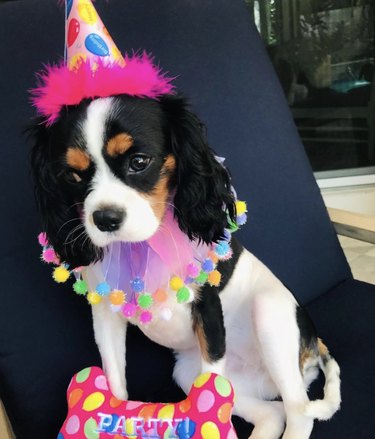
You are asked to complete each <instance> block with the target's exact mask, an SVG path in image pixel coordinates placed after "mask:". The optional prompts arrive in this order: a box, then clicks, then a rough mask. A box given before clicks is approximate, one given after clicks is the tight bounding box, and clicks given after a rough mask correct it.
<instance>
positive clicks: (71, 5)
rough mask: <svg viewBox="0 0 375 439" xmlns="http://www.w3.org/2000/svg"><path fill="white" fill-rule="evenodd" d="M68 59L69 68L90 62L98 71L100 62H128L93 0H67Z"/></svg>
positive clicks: (120, 63)
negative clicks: (97, 67) (98, 62)
mask: <svg viewBox="0 0 375 439" xmlns="http://www.w3.org/2000/svg"><path fill="white" fill-rule="evenodd" d="M65 35H66V38H65V39H66V41H65V58H66V64H67V66H68V67H69V68H70V69H75V68H78V67H79V65H80V64H81V63H82V61H87V60H89V61H90V62H91V64H92V68H94V69H95V68H96V66H97V60H98V59H100V60H101V61H102V62H103V63H105V64H108V63H118V64H119V65H120V66H125V60H124V58H123V57H122V55H121V52H120V50H119V49H118V47H117V46H116V44H115V42H114V41H113V39H112V37H111V35H110V34H109V32H108V30H107V28H106V27H105V26H104V24H103V21H102V20H101V18H100V17H99V14H98V12H97V11H96V9H95V7H94V5H93V3H92V1H91V0H68V1H67V2H66V21H65Z"/></svg>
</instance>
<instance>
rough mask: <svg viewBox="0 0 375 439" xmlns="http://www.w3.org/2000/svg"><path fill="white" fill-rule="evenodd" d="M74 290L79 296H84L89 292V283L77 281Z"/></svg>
mask: <svg viewBox="0 0 375 439" xmlns="http://www.w3.org/2000/svg"><path fill="white" fill-rule="evenodd" d="M73 290H74V291H75V292H76V293H77V294H79V295H81V296H84V295H85V294H86V293H87V291H88V287H87V283H86V282H85V281H84V280H82V279H79V280H76V281H75V282H74V284H73Z"/></svg>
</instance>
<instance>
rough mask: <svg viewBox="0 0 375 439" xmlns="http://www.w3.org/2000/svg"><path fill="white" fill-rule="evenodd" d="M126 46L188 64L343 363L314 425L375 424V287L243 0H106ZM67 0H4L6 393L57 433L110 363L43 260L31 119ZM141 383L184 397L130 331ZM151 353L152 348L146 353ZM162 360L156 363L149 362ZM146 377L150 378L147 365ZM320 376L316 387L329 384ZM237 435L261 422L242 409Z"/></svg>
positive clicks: (181, 84) (168, 62)
mask: <svg viewBox="0 0 375 439" xmlns="http://www.w3.org/2000/svg"><path fill="white" fill-rule="evenodd" d="M96 6H97V8H98V10H99V13H100V14H101V16H102V18H103V20H104V22H105V23H107V25H108V27H109V28H110V30H111V34H112V35H113V37H114V39H115V41H116V42H117V44H118V46H119V47H120V49H121V50H123V51H125V50H127V51H131V50H133V49H140V48H141V49H146V50H147V51H149V52H152V53H153V54H154V55H155V57H156V59H157V61H158V62H160V65H161V66H163V69H164V70H166V71H168V72H170V73H171V74H172V75H178V77H177V79H176V81H175V82H176V85H177V87H178V89H179V90H180V91H181V92H182V93H184V94H186V95H187V96H189V97H190V100H191V102H192V105H193V107H194V108H195V109H196V111H197V113H198V114H199V115H200V117H201V118H202V120H203V121H205V123H206V124H207V128H208V135H209V139H210V142H211V145H212V146H213V148H214V149H215V150H216V151H217V153H218V154H219V155H221V156H224V157H226V158H227V162H226V163H227V165H228V166H229V167H230V169H231V171H232V174H233V182H234V186H235V187H236V189H237V191H238V194H239V196H240V198H241V199H246V200H247V202H248V208H249V221H248V224H247V225H246V226H245V227H244V228H243V230H242V231H241V232H240V235H241V239H242V240H243V242H244V244H245V245H246V246H247V247H248V248H249V249H250V250H251V251H252V252H253V253H255V254H256V255H257V256H258V257H259V258H260V259H261V260H263V261H264V262H265V263H266V264H267V265H268V266H269V267H270V268H271V269H272V270H273V271H274V272H275V273H276V275H277V276H279V278H280V279H281V280H282V281H283V282H284V283H285V284H286V285H288V287H289V288H290V289H291V290H292V291H293V292H294V294H295V295H296V297H297V298H298V300H299V301H300V302H301V303H302V304H303V305H305V306H306V308H307V310H308V311H309V312H310V314H311V316H312V318H313V320H314V321H315V324H316V326H317V328H318V331H319V333H320V335H321V337H322V338H323V339H324V340H325V341H326V342H327V344H328V346H329V347H330V349H331V351H332V353H333V354H334V356H335V357H336V358H337V360H338V362H339V363H340V365H341V368H342V382H343V384H342V397H343V404H342V409H341V411H340V412H338V413H337V414H336V415H335V416H334V418H333V419H332V420H331V421H329V422H326V423H317V425H316V426H315V428H314V431H313V435H312V437H313V438H316V439H325V438H327V439H328V438H329V439H342V438H356V439H360V438H366V439H368V438H370V437H373V435H374V431H375V417H374V415H373V403H372V392H373V391H374V390H375V378H374V376H375V374H374V370H375V353H374V336H375V319H374V314H375V287H374V286H371V285H368V284H365V283H362V282H358V281H355V280H353V278H352V275H351V272H350V269H349V266H348V264H347V262H346V260H345V257H344V255H343V252H342V250H341V248H340V246H339V243H338V241H337V237H336V234H335V231H334V229H333V227H332V225H331V223H330V221H329V218H328V215H327V211H326V209H325V206H324V204H323V202H322V199H321V196H320V193H319V190H318V187H317V185H316V182H315V180H314V177H313V174H312V171H311V168H310V165H309V162H308V160H307V158H306V155H305V152H304V150H303V147H302V145H301V143H300V140H299V138H298V135H297V133H296V129H295V126H294V123H293V120H292V118H291V115H290V111H289V109H288V107H287V104H286V102H285V99H284V97H283V93H282V90H281V88H280V86H279V83H278V80H277V78H276V76H275V73H274V71H273V69H272V66H271V64H270V62H269V60H268V58H267V55H266V51H265V49H264V47H263V45H262V42H261V41H260V38H259V35H258V33H257V31H256V29H255V27H254V26H253V25H252V24H251V23H250V19H249V16H248V11H247V9H246V7H245V4H244V1H243V0H231V1H230V2H229V1H227V0H200V1H195V2H194V1H190V0H179V1H175V0H111V1H110V2H105V1H104V0H98V1H97V2H96ZM63 38H64V11H63V9H60V8H58V7H57V6H56V2H54V1H51V0H28V1H22V0H18V1H12V2H3V3H1V5H0V41H1V46H0V50H1V60H2V61H1V63H0V78H1V80H0V96H1V106H0V112H1V114H0V146H1V149H0V150H1V154H2V155H1V157H2V158H1V160H0V169H1V171H0V175H1V179H0V184H1V190H0V197H1V201H0V206H1V212H2V213H1V216H0V220H1V227H0V233H1V237H0V276H1V277H0V279H1V289H0V398H1V400H2V401H3V403H4V405H5V408H6V411H7V414H8V416H9V419H10V422H11V424H12V427H13V429H14V432H15V435H16V437H17V438H19V439H26V438H27V439H47V438H48V439H51V438H53V437H56V435H57V432H58V430H59V428H60V426H61V424H62V421H63V419H64V417H65V414H66V401H65V392H66V388H67V385H68V384H69V380H70V378H71V376H72V375H73V374H74V373H75V372H77V371H78V370H80V369H81V368H83V367H85V366H87V365H100V358H99V354H98V351H97V348H96V345H95V343H94V339H93V331H92V329H91V315H90V309H89V306H87V305H86V303H85V301H84V300H82V299H81V298H79V297H77V296H75V295H74V294H72V293H71V291H70V289H69V288H67V287H66V286H59V285H57V284H55V283H53V281H52V280H51V276H50V270H49V268H48V267H45V266H43V265H42V264H41V263H40V262H39V251H40V250H39V246H38V244H37V242H36V236H37V234H38V233H39V231H40V225H39V220H38V214H37V212H36V209H35V205H34V199H33V188H32V182H31V180H30V177H29V168H28V154H29V147H28V145H27V143H26V140H25V136H24V135H23V134H22V129H23V127H24V126H25V125H26V124H27V121H28V120H29V118H30V117H31V116H32V115H33V114H34V111H33V109H32V108H31V107H30V105H29V101H28V100H29V97H28V93H27V90H28V89H30V88H31V87H33V86H34V85H35V76H34V72H36V71H39V70H40V68H41V66H42V62H57V61H59V60H60V59H61V56H62V53H63ZM128 344H129V348H128V365H129V367H128V371H127V374H128V383H129V388H130V389H129V390H130V396H131V397H132V398H137V399H144V400H146V399H148V400H158V399H159V400H164V401H167V400H178V399H179V398H181V397H182V394H181V391H180V390H179V389H178V388H177V386H176V385H175V384H173V381H172V379H171V374H172V368H173V356H172V354H171V352H169V351H168V350H167V349H164V348H162V347H160V346H157V345H155V344H153V343H151V342H150V341H148V340H147V339H145V338H144V337H143V336H142V335H141V334H140V332H139V331H138V330H135V329H134V330H132V331H129V337H128ZM146 357H147V358H148V361H147V362H146V361H144V359H145V358H146ZM150 364H152V365H153V366H152V367H150V366H149V365H150ZM141 377H142V380H141V379H140V378H141ZM322 385H323V384H322V380H320V382H317V383H315V384H314V386H313V387H312V389H311V398H316V397H319V395H320V393H321V391H322ZM235 423H236V428H237V430H238V434H239V437H240V438H241V439H242V438H247V437H248V435H249V434H250V431H251V426H250V425H248V424H246V423H245V422H244V421H242V420H239V419H237V420H235Z"/></svg>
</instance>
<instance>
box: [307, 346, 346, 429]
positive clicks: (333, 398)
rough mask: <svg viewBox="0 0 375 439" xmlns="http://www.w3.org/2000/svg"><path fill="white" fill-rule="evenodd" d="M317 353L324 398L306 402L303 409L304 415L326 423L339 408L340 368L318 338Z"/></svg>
mask: <svg viewBox="0 0 375 439" xmlns="http://www.w3.org/2000/svg"><path fill="white" fill-rule="evenodd" d="M318 351H319V366H320V368H321V369H322V371H323V373H324V376H325V385H324V397H323V399H316V400H315V401H310V402H308V403H307V404H306V407H305V415H306V416H310V417H312V418H314V419H319V420H320V421H326V420H327V419H330V418H331V417H332V416H333V414H334V413H335V412H337V410H338V409H339V408H340V404H341V391H340V382H341V381H340V367H339V365H338V364H337V362H336V360H335V359H334V358H333V357H332V356H331V355H330V353H329V351H328V349H327V347H326V345H325V344H324V343H323V342H322V340H321V339H320V338H318Z"/></svg>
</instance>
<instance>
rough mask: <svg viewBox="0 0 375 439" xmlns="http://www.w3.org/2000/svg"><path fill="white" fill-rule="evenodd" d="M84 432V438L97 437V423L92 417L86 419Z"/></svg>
mask: <svg viewBox="0 0 375 439" xmlns="http://www.w3.org/2000/svg"><path fill="white" fill-rule="evenodd" d="M84 432H85V437H86V439H99V435H100V433H99V432H98V424H97V423H96V421H95V419H94V418H90V419H89V420H88V421H86V423H85V428H84Z"/></svg>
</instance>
